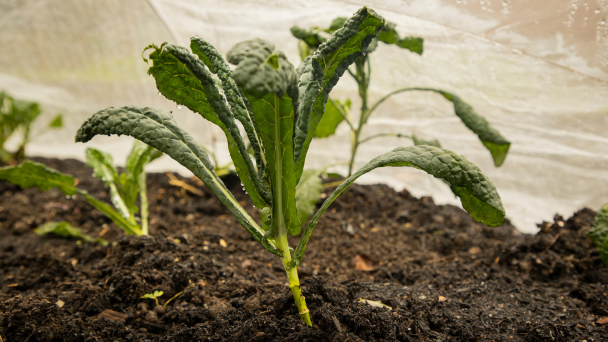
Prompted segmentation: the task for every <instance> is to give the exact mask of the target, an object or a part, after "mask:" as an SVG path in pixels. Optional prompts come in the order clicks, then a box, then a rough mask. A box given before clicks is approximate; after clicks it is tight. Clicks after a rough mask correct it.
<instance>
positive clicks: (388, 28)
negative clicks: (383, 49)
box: [378, 22, 424, 55]
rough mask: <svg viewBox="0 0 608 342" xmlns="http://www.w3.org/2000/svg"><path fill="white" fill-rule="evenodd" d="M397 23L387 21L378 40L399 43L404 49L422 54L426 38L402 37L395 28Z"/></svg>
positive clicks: (391, 43) (392, 43)
mask: <svg viewBox="0 0 608 342" xmlns="http://www.w3.org/2000/svg"><path fill="white" fill-rule="evenodd" d="M395 26H397V25H396V24H395V23H392V22H387V23H386V25H385V26H384V28H383V29H382V31H381V32H380V34H378V40H380V41H381V42H383V43H385V44H389V45H397V46H398V47H400V48H402V49H408V50H410V51H412V52H415V53H417V54H419V55H422V50H423V44H424V40H423V39H422V38H418V37H404V38H400V37H399V33H397V30H395Z"/></svg>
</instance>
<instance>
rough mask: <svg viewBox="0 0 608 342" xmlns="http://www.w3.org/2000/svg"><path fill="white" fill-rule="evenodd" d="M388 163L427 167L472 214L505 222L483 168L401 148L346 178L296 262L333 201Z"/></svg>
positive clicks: (434, 151) (432, 151) (437, 151)
mask: <svg viewBox="0 0 608 342" xmlns="http://www.w3.org/2000/svg"><path fill="white" fill-rule="evenodd" d="M384 166H409V167H414V168H417V169H420V170H423V171H425V172H427V173H429V174H430V175H432V176H434V177H435V178H440V179H443V180H445V181H446V182H448V183H449V184H450V185H451V187H452V191H453V192H454V193H455V194H456V195H457V196H458V197H460V200H461V202H462V206H463V207H464V209H465V210H466V211H467V212H469V214H470V215H471V216H472V217H473V218H474V219H475V220H476V221H479V222H481V223H484V224H487V225H489V226H492V227H496V226H499V225H501V224H503V223H504V221H505V210H504V208H503V206H502V201H501V200H500V195H499V194H498V192H497V191H496V188H495V187H494V184H492V182H491V181H490V180H489V179H488V178H487V177H486V176H485V175H484V174H483V173H482V172H481V170H479V168H478V167H477V166H475V165H474V164H472V163H470V162H469V161H468V160H466V159H465V158H464V157H462V156H459V155H458V154H456V153H454V152H451V151H448V150H445V149H442V148H437V147H434V146H428V145H422V146H408V147H399V148H396V149H394V150H393V151H391V152H389V153H385V154H383V155H381V156H378V157H376V158H374V159H372V160H371V161H370V162H369V163H367V164H366V165H365V166H364V167H362V168H361V169H359V170H358V171H357V172H355V173H354V174H353V175H352V176H351V177H349V178H348V179H347V180H345V181H344V183H342V184H341V185H340V186H338V188H336V190H335V191H334V192H333V193H332V194H331V196H329V197H328V198H327V199H326V200H325V202H323V205H322V206H321V208H320V209H319V211H317V213H316V214H315V215H314V216H313V218H312V220H311V221H310V222H309V223H308V226H307V227H306V230H305V231H304V233H303V234H302V238H301V239H300V243H299V244H298V247H297V248H296V252H295V257H294V265H298V264H299V263H300V261H301V260H302V256H303V255H304V249H305V248H306V244H307V242H308V239H310V235H311V234H312V231H313V229H314V227H315V226H316V224H317V222H318V221H319V219H320V218H321V215H323V213H324V212H325V210H327V208H328V207H329V206H330V205H331V203H332V202H333V201H334V200H335V199H336V198H337V197H338V195H340V194H341V193H342V192H343V191H344V190H345V189H346V188H347V187H348V186H349V185H350V184H351V183H353V182H354V181H355V180H356V179H357V178H359V177H360V176H362V175H363V174H365V173H368V172H370V171H372V170H373V169H376V168H378V167H384Z"/></svg>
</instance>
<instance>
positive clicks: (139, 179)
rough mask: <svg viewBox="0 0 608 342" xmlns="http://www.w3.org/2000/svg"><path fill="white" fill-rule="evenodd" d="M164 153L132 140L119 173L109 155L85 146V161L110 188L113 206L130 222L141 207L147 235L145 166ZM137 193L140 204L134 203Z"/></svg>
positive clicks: (142, 223)
mask: <svg viewBox="0 0 608 342" xmlns="http://www.w3.org/2000/svg"><path fill="white" fill-rule="evenodd" d="M162 155H163V153H162V152H160V151H158V150H155V149H154V148H152V147H150V146H148V145H146V144H144V143H142V142H140V141H138V140H135V142H134V144H133V148H132V149H131V153H129V156H128V157H127V162H126V164H125V167H124V169H123V172H122V173H119V172H118V170H117V169H116V167H114V161H113V159H112V156H111V155H109V154H107V153H104V152H102V151H100V150H97V149H94V148H87V150H86V159H87V165H88V166H90V167H91V168H93V171H94V173H93V175H94V176H95V177H97V178H99V179H100V180H102V181H103V183H104V185H105V186H106V188H108V189H109V190H110V198H111V200H112V204H114V208H116V210H118V213H119V214H120V216H122V217H123V218H124V219H125V220H127V222H129V223H130V224H131V225H133V226H136V225H137V221H138V219H137V217H136V216H135V214H137V213H138V212H139V211H140V208H141V217H140V219H139V221H140V224H141V234H137V232H136V234H137V235H148V191H147V187H146V173H145V172H144V166H145V165H146V164H148V163H150V162H151V161H153V160H155V159H156V158H158V157H160V156H162ZM137 197H139V202H140V206H139V207H138V206H137Z"/></svg>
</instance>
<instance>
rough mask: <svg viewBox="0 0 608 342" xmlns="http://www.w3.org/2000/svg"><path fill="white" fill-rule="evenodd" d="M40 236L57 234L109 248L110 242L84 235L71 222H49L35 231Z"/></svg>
mask: <svg viewBox="0 0 608 342" xmlns="http://www.w3.org/2000/svg"><path fill="white" fill-rule="evenodd" d="M34 232H35V233H36V234H38V235H46V234H55V235H58V236H61V237H65V238H70V237H71V238H76V239H80V240H83V241H85V242H96V243H98V244H100V245H102V246H107V245H108V241H106V240H104V239H100V238H93V237H91V236H90V235H87V234H84V233H83V232H82V230H80V229H79V228H76V227H74V226H72V225H71V224H70V223H69V222H65V221H63V222H49V223H47V224H45V225H44V226H40V227H38V228H36V229H34Z"/></svg>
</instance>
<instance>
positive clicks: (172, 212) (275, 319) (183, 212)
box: [0, 158, 608, 342]
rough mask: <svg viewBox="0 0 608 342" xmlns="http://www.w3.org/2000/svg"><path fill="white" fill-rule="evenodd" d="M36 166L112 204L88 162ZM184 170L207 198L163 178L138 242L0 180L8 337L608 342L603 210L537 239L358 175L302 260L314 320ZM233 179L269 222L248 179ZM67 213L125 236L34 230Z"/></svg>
mask: <svg viewBox="0 0 608 342" xmlns="http://www.w3.org/2000/svg"><path fill="white" fill-rule="evenodd" d="M35 160H36V161H39V162H43V163H45V164H47V165H49V166H51V167H54V168H57V169H58V170H60V171H62V172H67V173H70V174H72V175H74V176H75V177H76V178H77V179H78V181H79V184H78V186H79V187H82V188H84V189H86V190H88V191H89V192H91V193H92V194H93V195H95V196H97V197H98V198H101V199H103V200H106V201H108V200H109V199H108V192H107V191H106V190H105V189H104V188H103V185H102V184H101V182H99V181H97V180H96V179H94V178H93V177H92V176H91V173H92V170H91V169H88V168H86V167H84V165H83V164H82V163H80V162H78V161H75V160H55V159H42V158H35ZM176 177H177V178H178V179H181V180H183V181H184V182H186V183H187V184H189V185H191V186H193V187H195V188H196V189H198V190H199V191H200V194H202V195H195V194H192V193H190V192H188V191H186V190H185V189H184V188H182V187H179V186H174V185H171V184H169V178H168V177H167V175H165V174H150V175H149V177H148V185H149V190H148V191H149V201H150V212H151V213H150V214H151V216H150V225H151V227H150V236H149V237H133V236H124V235H123V234H122V231H121V230H119V229H118V228H117V227H116V226H114V225H113V224H112V223H111V221H110V220H109V219H107V218H105V217H104V216H103V215H102V214H101V213H100V212H98V211H96V210H94V209H93V208H92V207H91V206H90V205H88V204H87V203H86V202H84V200H83V199H82V198H80V197H76V198H71V199H67V198H66V197H65V196H64V195H63V194H61V193H60V192H59V191H57V190H50V191H47V192H43V193H40V192H38V191H37V190H36V189H28V190H21V189H20V188H18V187H16V186H14V185H12V184H9V183H6V182H2V181H0V236H2V237H1V238H0V341H11V342H12V341H18V342H21V341H28V342H34V341H224V340H226V341H250V340H252V341H340V342H343V341H393V340H399V341H583V340H586V341H608V324H602V323H603V322H604V321H605V320H603V319H602V318H604V317H606V316H608V296H607V293H608V269H606V268H604V267H603V266H602V264H601V261H600V259H599V256H598V253H597V251H596V250H595V248H594V247H593V244H592V243H591V241H590V240H589V239H587V238H586V236H585V233H586V232H587V231H588V230H589V229H590V226H591V223H592V222H593V218H594V215H595V212H593V211H591V210H589V209H583V210H581V211H579V212H577V213H576V214H575V215H574V216H573V217H571V218H569V219H567V220H564V219H563V218H561V217H559V216H556V217H555V219H554V222H553V223H547V222H543V223H542V224H540V225H539V227H540V228H541V231H540V232H539V233H538V234H536V235H525V234H520V233H518V232H517V231H516V230H515V228H514V227H513V226H511V225H510V224H508V223H507V224H505V225H503V226H501V227H498V228H489V227H486V226H484V225H481V224H479V223H476V222H474V221H473V220H472V219H471V218H470V217H469V216H468V214H466V213H465V212H464V211H462V210H461V209H459V208H456V207H453V206H449V205H435V204H434V203H433V200H432V199H431V198H428V197H423V198H420V199H419V198H414V197H413V196H411V195H410V194H409V193H408V192H407V191H401V192H396V191H395V190H393V189H391V188H389V187H387V186H385V185H370V186H359V185H353V186H352V188H351V190H350V192H349V194H348V196H347V197H346V196H342V197H341V198H339V199H338V200H337V201H336V202H335V203H334V204H333V205H332V207H331V208H330V210H328V212H327V213H326V215H325V216H324V218H323V219H322V220H321V221H320V223H319V225H318V226H317V228H316V230H315V233H314V235H313V237H312V239H311V241H310V243H309V245H308V248H307V251H306V252H307V253H306V255H305V257H304V260H303V264H302V265H301V266H300V267H299V272H300V277H301V282H302V291H303V293H304V295H305V296H306V300H307V303H308V307H309V309H310V312H311V317H312V320H313V324H314V327H312V328H309V327H306V326H305V325H304V324H303V323H302V322H300V320H299V317H298V315H297V310H296V308H295V305H294V304H293V299H292V297H291V295H290V293H289V290H288V288H287V286H286V276H285V273H284V271H283V270H282V267H281V262H280V260H279V259H278V258H277V257H275V256H273V255H271V254H270V253H268V252H266V251H265V250H263V248H262V247H261V246H259V244H258V243H257V242H255V241H254V240H253V239H252V238H251V237H250V236H249V235H248V233H247V232H246V231H245V229H243V228H242V227H240V226H239V225H238V224H237V223H236V221H235V220H234V219H233V218H232V217H231V216H230V215H229V213H228V211H227V210H226V209H224V208H223V207H222V206H221V205H220V203H219V202H218V200H216V199H215V198H214V196H213V195H212V194H211V193H210V192H209V191H208V190H206V188H205V187H204V186H203V185H202V184H201V183H200V181H196V180H194V179H183V178H182V177H180V176H176ZM225 182H226V184H227V185H228V186H229V188H230V189H231V190H232V191H233V193H235V194H236V197H237V199H238V200H239V201H241V202H242V204H243V205H244V206H245V208H248V210H249V211H250V214H251V215H252V216H254V217H255V216H256V215H257V213H256V212H255V210H254V208H253V206H252V205H251V202H250V201H249V200H248V199H247V198H246V196H245V195H244V194H243V193H242V191H241V190H240V184H239V181H238V179H236V178H234V177H232V178H230V177H229V178H227V179H226V180H225ZM329 191H331V189H327V191H326V193H325V196H326V195H327V193H329ZM62 220H66V221H69V222H71V223H72V224H73V225H74V226H77V227H80V228H82V229H83V230H84V231H85V232H86V233H88V234H90V235H92V236H94V237H97V236H101V237H103V238H104V239H107V240H109V241H111V242H115V245H114V246H110V247H103V246H100V245H96V244H90V243H82V244H78V243H77V242H76V241H75V240H69V239H63V238H58V237H53V236H42V237H41V236H38V235H36V234H35V233H33V228H36V227H37V226H39V225H42V224H44V223H46V222H49V221H62ZM296 241H297V239H294V240H292V241H291V244H292V245H293V246H295V244H296ZM360 269H367V271H363V270H360ZM154 290H161V291H163V292H164V294H163V295H162V297H160V299H159V303H160V304H161V305H162V304H164V303H166V301H167V300H168V299H169V298H171V297H173V296H175V295H176V294H178V293H180V292H182V291H183V293H182V294H181V295H179V296H178V297H176V298H175V299H173V300H172V301H171V302H170V303H169V304H168V305H167V306H166V307H161V306H157V307H155V302H154V300H152V299H141V298H140V297H141V296H142V295H144V294H146V293H152V292H153V291H154ZM360 298H363V299H368V300H374V301H381V302H382V303H384V304H386V305H388V306H390V307H392V310H390V311H389V310H388V309H386V308H378V307H373V306H371V305H369V304H366V303H361V302H360Z"/></svg>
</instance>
